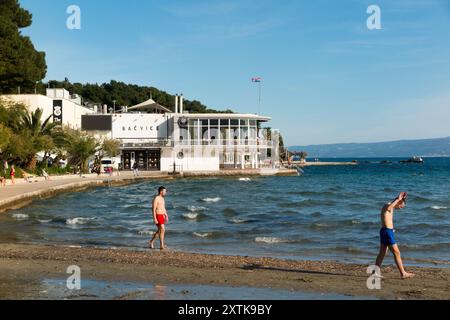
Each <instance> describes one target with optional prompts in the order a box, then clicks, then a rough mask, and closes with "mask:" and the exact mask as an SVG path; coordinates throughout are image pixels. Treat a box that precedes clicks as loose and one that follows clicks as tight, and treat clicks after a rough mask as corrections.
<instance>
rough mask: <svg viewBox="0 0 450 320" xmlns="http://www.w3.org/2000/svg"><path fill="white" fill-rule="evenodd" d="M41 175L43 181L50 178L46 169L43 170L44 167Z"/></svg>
mask: <svg viewBox="0 0 450 320" xmlns="http://www.w3.org/2000/svg"><path fill="white" fill-rule="evenodd" d="M42 176H43V177H44V179H45V181H48V180H50V176H49V175H48V173H47V171H45V169H42Z"/></svg>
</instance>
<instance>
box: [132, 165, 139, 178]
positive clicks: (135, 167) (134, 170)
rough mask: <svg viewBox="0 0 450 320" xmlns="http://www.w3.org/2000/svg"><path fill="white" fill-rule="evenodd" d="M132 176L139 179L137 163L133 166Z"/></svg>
mask: <svg viewBox="0 0 450 320" xmlns="http://www.w3.org/2000/svg"><path fill="white" fill-rule="evenodd" d="M133 175H134V176H135V177H139V164H138V163H137V161H136V162H135V163H134V164H133Z"/></svg>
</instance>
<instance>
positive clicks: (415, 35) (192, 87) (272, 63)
mask: <svg viewBox="0 0 450 320" xmlns="http://www.w3.org/2000/svg"><path fill="white" fill-rule="evenodd" d="M20 3H21V5H22V6H23V7H25V8H26V9H28V10H29V11H30V12H31V13H32V14H33V20H34V21H33V25H32V26H31V27H30V28H27V29H24V30H23V33H24V34H26V35H29V36H31V38H32V40H33V42H34V44H35V46H36V47H37V48H38V49H39V50H44V51H46V53H47V64H48V73H47V79H59V80H62V79H64V77H68V78H69V80H70V81H72V82H83V83H85V82H91V83H95V82H97V83H102V82H109V81H110V80H111V79H114V80H118V81H124V82H127V83H134V84H139V85H151V86H155V87H157V88H159V89H162V90H165V91H167V92H169V93H173V94H175V93H181V92H182V93H183V94H184V95H185V96H186V97H187V98H188V99H197V100H200V101H202V102H203V103H205V104H206V105H208V106H210V107H212V108H216V109H225V108H231V109H232V110H234V111H236V112H242V113H256V112H257V110H258V108H257V104H258V103H257V101H258V94H257V86H255V85H254V84H252V83H251V81H250V80H251V78H252V77H253V76H261V77H262V78H263V79H264V82H263V90H262V107H261V113H263V114H265V115H269V116H272V117H273V120H272V121H271V126H272V127H274V128H278V129H280V130H281V132H282V134H283V136H284V138H285V140H286V143H287V144H288V145H307V144H321V143H338V142H375V141H386V140H396V139H415V138H433V137H444V136H450V125H449V124H450V0H409V1H408V0H395V1H391V0H386V1H380V0H371V1H365V0H343V1H331V0H315V1H312V0H308V1H306V0H305V1H300V0H258V1H256V0H252V1H250V0H239V1H234V0H202V1H200V0H184V1H179V0H177V1H170V0H128V1H118V0H115V1H112V0H95V1H92V0H71V1H66V0H58V1H54V0H39V1H36V0H20ZM72 4H75V5H78V6H79V7H80V8H81V30H69V29H67V28H66V20H67V18H68V14H67V13H66V9H67V7H68V6H69V5H72ZM372 4H375V5H378V6H379V7H380V8H381V19H382V20H381V22H382V29H381V30H368V28H367V27H366V20H367V18H368V17H369V15H368V14H367V13H366V10H367V7H368V6H369V5H372Z"/></svg>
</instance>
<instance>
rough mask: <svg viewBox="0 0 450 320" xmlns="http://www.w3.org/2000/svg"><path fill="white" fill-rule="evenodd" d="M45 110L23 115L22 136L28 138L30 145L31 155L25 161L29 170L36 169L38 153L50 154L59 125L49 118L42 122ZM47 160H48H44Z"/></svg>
mask: <svg viewBox="0 0 450 320" xmlns="http://www.w3.org/2000/svg"><path fill="white" fill-rule="evenodd" d="M42 115H43V110H42V109H40V108H38V109H36V110H35V111H34V112H23V113H22V114H21V119H20V120H21V121H20V127H21V128H22V134H24V135H25V136H26V138H27V139H28V141H29V143H30V149H29V151H30V152H29V155H28V157H27V159H26V161H25V166H26V168H27V169H29V170H34V169H35V168H36V162H37V158H36V153H37V152H39V151H45V156H46V157H48V156H47V154H49V153H50V151H49V150H51V149H52V147H53V137H52V135H53V133H54V131H55V128H56V127H57V126H58V123H54V122H50V120H51V118H52V116H49V117H48V118H47V119H45V120H44V121H43V122H42ZM44 158H45V157H44ZM44 160H46V159H44Z"/></svg>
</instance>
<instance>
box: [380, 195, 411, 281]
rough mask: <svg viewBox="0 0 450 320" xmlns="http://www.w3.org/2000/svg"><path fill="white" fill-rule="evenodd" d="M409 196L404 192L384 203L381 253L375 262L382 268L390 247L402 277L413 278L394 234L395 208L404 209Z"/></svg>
mask: <svg viewBox="0 0 450 320" xmlns="http://www.w3.org/2000/svg"><path fill="white" fill-rule="evenodd" d="M407 196H408V194H407V193H406V192H402V193H400V194H399V195H398V197H397V198H395V200H394V201H392V202H389V203H387V204H386V205H384V207H383V209H381V230H380V253H379V254H378V257H377V261H376V263H375V264H376V265H377V266H378V267H379V268H381V265H382V263H383V259H384V257H385V256H386V253H387V251H388V249H389V250H390V251H391V252H392V254H393V255H394V259H395V263H396V265H397V268H398V270H399V271H400V275H401V277H402V279H407V278H412V277H413V276H414V274H413V273H408V272H406V271H405V269H404V268H403V262H402V258H401V255H400V250H399V249H398V246H397V244H396V242H395V236H394V232H395V230H394V209H403V208H404V207H405V206H406V197H407ZM380 276H381V275H380Z"/></svg>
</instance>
